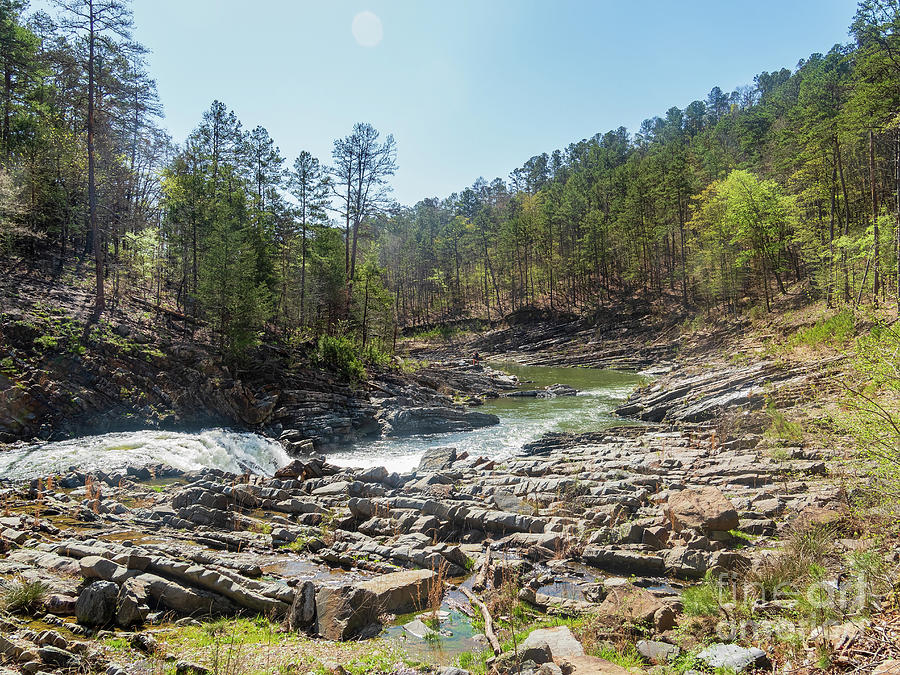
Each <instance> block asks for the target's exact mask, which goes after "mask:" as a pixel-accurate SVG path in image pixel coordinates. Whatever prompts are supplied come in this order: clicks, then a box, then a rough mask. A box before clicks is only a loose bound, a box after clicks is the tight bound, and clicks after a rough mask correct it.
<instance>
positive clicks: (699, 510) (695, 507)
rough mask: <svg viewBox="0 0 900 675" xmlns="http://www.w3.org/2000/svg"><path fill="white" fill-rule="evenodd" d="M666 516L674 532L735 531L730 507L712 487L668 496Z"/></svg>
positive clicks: (737, 522) (735, 519) (735, 520)
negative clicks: (690, 530) (691, 530)
mask: <svg viewBox="0 0 900 675" xmlns="http://www.w3.org/2000/svg"><path fill="white" fill-rule="evenodd" d="M666 514H667V516H668V517H669V520H670V521H671V523H672V526H673V529H675V530H676V531H679V530H683V529H686V528H687V529H693V530H699V531H701V532H726V531H728V530H734V529H737V527H738V525H740V518H739V517H738V513H737V510H736V509H735V508H734V504H732V503H731V501H730V500H729V499H728V498H727V497H725V495H723V494H722V491H721V490H719V489H718V488H715V487H703V488H697V489H693V490H680V491H679V492H674V493H672V494H671V495H669V502H668V505H667V507H666Z"/></svg>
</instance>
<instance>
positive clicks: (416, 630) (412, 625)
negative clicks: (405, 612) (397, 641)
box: [403, 619, 437, 639]
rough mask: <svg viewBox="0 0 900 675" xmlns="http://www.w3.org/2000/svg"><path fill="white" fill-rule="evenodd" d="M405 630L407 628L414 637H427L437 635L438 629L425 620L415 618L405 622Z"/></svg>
mask: <svg viewBox="0 0 900 675" xmlns="http://www.w3.org/2000/svg"><path fill="white" fill-rule="evenodd" d="M403 630H405V631H406V632H407V633H409V634H410V635H412V636H413V637H417V638H420V639H424V638H427V637H429V636H430V635H437V631H436V630H434V629H433V628H431V627H430V626H428V625H427V624H426V623H425V622H424V621H422V620H420V619H414V620H412V621H410V622H408V623H405V624H403Z"/></svg>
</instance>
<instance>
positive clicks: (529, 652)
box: [519, 636, 553, 664]
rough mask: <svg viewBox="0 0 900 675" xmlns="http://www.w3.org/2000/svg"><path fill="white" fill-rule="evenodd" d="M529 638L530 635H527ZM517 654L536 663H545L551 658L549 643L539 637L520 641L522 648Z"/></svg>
mask: <svg viewBox="0 0 900 675" xmlns="http://www.w3.org/2000/svg"><path fill="white" fill-rule="evenodd" d="M529 638H531V636H529ZM519 655H520V656H521V658H522V659H523V660H526V661H534V662H535V663H537V664H541V663H547V662H548V661H552V660H553V654H552V653H551V651H550V645H549V644H548V643H547V641H546V640H544V639H541V638H534V639H526V640H525V642H523V643H522V649H521V650H520V651H519Z"/></svg>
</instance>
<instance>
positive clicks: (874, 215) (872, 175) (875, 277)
mask: <svg viewBox="0 0 900 675" xmlns="http://www.w3.org/2000/svg"><path fill="white" fill-rule="evenodd" d="M869 189H870V191H871V195H872V228H873V229H872V233H873V235H874V239H875V241H874V252H873V258H872V303H873V304H875V305H878V282H879V278H878V253H879V241H878V196H877V193H876V192H875V135H874V134H873V133H872V131H871V129H870V130H869Z"/></svg>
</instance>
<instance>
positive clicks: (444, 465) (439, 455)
mask: <svg viewBox="0 0 900 675" xmlns="http://www.w3.org/2000/svg"><path fill="white" fill-rule="evenodd" d="M455 461H456V448H451V447H443V448H428V449H427V450H426V451H425V454H424V455H422V459H420V460H419V467H418V469H417V471H418V472H420V473H438V472H440V471H443V470H444V469H449V468H450V467H451V466H453V462H455Z"/></svg>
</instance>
